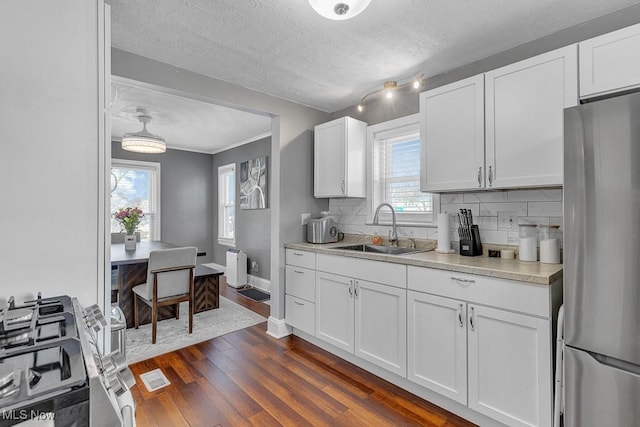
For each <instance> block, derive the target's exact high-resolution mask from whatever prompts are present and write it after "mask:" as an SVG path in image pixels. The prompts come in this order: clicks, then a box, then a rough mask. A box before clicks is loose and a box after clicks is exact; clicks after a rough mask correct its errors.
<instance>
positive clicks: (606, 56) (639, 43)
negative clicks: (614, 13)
mask: <svg viewBox="0 0 640 427" xmlns="http://www.w3.org/2000/svg"><path fill="white" fill-rule="evenodd" d="M579 49H580V97H581V98H588V97H592V96H597V95H605V94H608V93H613V92H617V91H623V90H629V89H633V88H636V87H638V86H640V24H636V25H632V26H631V27H627V28H623V29H621V30H618V31H614V32H611V33H608V34H604V35H602V36H599V37H594V38H592V39H589V40H586V41H584V42H582V43H580V44H579Z"/></svg>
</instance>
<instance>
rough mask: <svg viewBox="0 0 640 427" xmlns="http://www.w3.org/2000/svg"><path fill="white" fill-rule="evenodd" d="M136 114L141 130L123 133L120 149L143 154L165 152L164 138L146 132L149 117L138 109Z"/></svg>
mask: <svg viewBox="0 0 640 427" xmlns="http://www.w3.org/2000/svg"><path fill="white" fill-rule="evenodd" d="M138 113H139V114H138V120H140V122H141V123H142V130H141V131H139V132H131V133H125V134H124V135H123V136H122V143H121V147H122V149H123V150H126V151H133V152H134V153H145V154H159V153H164V152H165V151H167V144H166V143H165V142H164V138H163V137H161V136H158V135H154V134H152V133H150V132H149V131H147V123H149V122H150V121H151V116H149V115H148V114H147V113H146V112H144V111H142V110H140V109H138Z"/></svg>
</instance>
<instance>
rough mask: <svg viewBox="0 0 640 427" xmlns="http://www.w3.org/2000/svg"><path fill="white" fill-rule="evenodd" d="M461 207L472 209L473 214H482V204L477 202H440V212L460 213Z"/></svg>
mask: <svg viewBox="0 0 640 427" xmlns="http://www.w3.org/2000/svg"><path fill="white" fill-rule="evenodd" d="M460 209H471V213H472V214H473V216H480V206H479V205H478V204H477V203H452V204H442V203H441V204H440V213H448V214H458V212H460Z"/></svg>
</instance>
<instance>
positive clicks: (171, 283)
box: [133, 247, 198, 344]
mask: <svg viewBox="0 0 640 427" xmlns="http://www.w3.org/2000/svg"><path fill="white" fill-rule="evenodd" d="M197 251H198V249H197V248H195V247H185V248H175V249H162V250H158V251H151V252H150V253H149V264H148V267H147V282H146V283H143V284H142V285H138V286H136V287H135V288H133V292H134V295H135V296H134V299H133V301H134V302H133V310H134V316H133V317H134V325H135V328H136V329H138V326H139V318H138V304H139V301H142V302H143V303H145V304H146V305H148V306H149V307H151V343H152V344H155V343H156V333H157V328H158V308H159V307H162V306H167V305H175V308H176V319H179V318H180V303H181V302H183V301H189V333H192V332H193V309H194V301H193V300H194V285H193V270H194V268H195V266H196V253H197Z"/></svg>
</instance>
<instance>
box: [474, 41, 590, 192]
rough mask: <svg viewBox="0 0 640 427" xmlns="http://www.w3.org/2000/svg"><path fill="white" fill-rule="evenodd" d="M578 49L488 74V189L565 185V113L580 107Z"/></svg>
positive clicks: (558, 52)
mask: <svg viewBox="0 0 640 427" xmlns="http://www.w3.org/2000/svg"><path fill="white" fill-rule="evenodd" d="M577 64H578V58H577V47H576V45H572V46H568V47H565V48H562V49H557V50H554V51H552V52H548V53H545V54H542V55H538V56H535V57H533V58H529V59H526V60H524V61H520V62H517V63H515V64H511V65H508V66H506V67H502V68H499V69H497V70H493V71H490V72H488V73H486V74H485V112H486V117H485V119H486V166H487V172H486V177H487V182H486V184H487V185H486V186H487V188H513V187H539V186H550V185H562V182H563V179H562V177H563V172H562V148H563V139H564V111H563V110H564V109H565V108H568V107H573V106H575V105H577V104H578V70H577V66H578V65H577Z"/></svg>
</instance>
